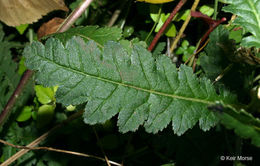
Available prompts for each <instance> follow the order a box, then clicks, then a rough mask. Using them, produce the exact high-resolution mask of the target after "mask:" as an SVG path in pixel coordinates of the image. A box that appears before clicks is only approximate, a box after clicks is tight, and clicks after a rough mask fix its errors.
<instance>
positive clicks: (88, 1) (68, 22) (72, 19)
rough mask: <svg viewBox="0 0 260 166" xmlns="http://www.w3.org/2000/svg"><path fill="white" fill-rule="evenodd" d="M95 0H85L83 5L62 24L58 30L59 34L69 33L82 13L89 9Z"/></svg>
mask: <svg viewBox="0 0 260 166" xmlns="http://www.w3.org/2000/svg"><path fill="white" fill-rule="evenodd" d="M92 1H93V0H85V1H84V2H82V4H81V5H80V6H79V7H78V8H76V9H75V10H74V11H73V12H72V13H71V14H70V15H69V16H68V17H67V18H66V19H65V21H64V22H63V23H62V24H61V26H60V27H59V28H58V30H57V32H65V31H67V30H68V29H69V28H70V27H71V26H72V25H73V23H74V22H75V21H76V20H77V19H78V18H79V17H80V16H81V15H82V13H83V12H84V11H85V10H86V9H87V8H88V7H89V5H90V4H91V2H92Z"/></svg>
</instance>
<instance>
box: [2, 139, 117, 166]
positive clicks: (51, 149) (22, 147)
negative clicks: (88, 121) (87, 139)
mask: <svg viewBox="0 0 260 166" xmlns="http://www.w3.org/2000/svg"><path fill="white" fill-rule="evenodd" d="M0 142H1V143H2V144H5V145H8V146H11V147H13V148H17V149H26V150H47V151H53V152H59V153H66V154H72V155H76V156H83V157H89V158H95V159H98V160H102V161H106V159H104V158H102V157H98V156H94V155H89V154H85V153H79V152H73V151H68V150H62V149H56V148H52V147H27V146H20V145H14V144H11V143H9V142H6V141H4V140H2V139H0ZM108 162H109V163H110V164H113V165H117V166H121V164H119V163H117V162H114V161H110V160H108Z"/></svg>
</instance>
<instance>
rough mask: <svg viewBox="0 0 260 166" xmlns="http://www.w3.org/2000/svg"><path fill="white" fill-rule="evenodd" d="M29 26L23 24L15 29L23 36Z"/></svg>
mask: <svg viewBox="0 0 260 166" xmlns="http://www.w3.org/2000/svg"><path fill="white" fill-rule="evenodd" d="M28 26H29V24H22V25H19V26H17V27H15V28H16V30H17V31H18V32H19V34H20V35H22V34H23V33H24V31H25V30H26V29H27V28H28Z"/></svg>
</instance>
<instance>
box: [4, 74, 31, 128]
mask: <svg viewBox="0 0 260 166" xmlns="http://www.w3.org/2000/svg"><path fill="white" fill-rule="evenodd" d="M32 75H33V71H32V70H26V71H25V72H24V74H23V77H22V79H21V80H20V82H19V84H18V86H17V87H16V89H15V91H14V92H13V94H12V96H11V97H10V99H9V100H8V102H7V104H6V105H5V108H4V109H3V111H2V112H1V115H0V126H1V125H2V124H3V123H4V121H5V119H6V117H8V115H9V113H10V112H11V111H10V110H11V109H12V107H13V106H14V104H15V102H16V99H17V98H18V97H19V95H20V94H21V92H22V90H23V89H24V86H25V85H26V83H27V82H28V81H29V79H30V78H31V76H32Z"/></svg>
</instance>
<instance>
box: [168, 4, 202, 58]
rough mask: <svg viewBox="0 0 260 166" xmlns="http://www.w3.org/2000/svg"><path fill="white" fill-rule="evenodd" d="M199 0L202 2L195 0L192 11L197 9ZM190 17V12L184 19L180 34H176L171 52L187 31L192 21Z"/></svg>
mask: <svg viewBox="0 0 260 166" xmlns="http://www.w3.org/2000/svg"><path fill="white" fill-rule="evenodd" d="M199 2H200V0H194V3H193V5H192V7H191V11H195V10H196V8H197V6H198V4H199ZM190 19H191V14H189V16H188V17H187V18H186V20H185V21H184V23H183V25H182V27H181V29H180V31H179V33H178V35H177V36H176V38H175V40H174V41H173V43H172V46H171V49H170V51H171V53H172V52H173V51H174V49H175V48H176V46H177V43H178V42H179V40H180V38H181V36H182V34H183V32H184V31H185V29H186V27H187V25H188V24H189V22H190Z"/></svg>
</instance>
